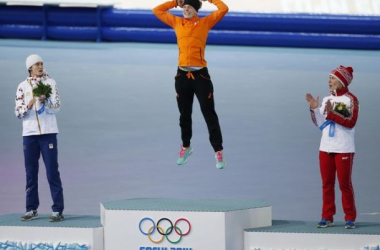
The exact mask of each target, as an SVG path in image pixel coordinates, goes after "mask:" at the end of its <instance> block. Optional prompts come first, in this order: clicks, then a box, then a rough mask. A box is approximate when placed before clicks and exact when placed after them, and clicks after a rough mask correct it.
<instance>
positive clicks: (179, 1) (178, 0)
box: [177, 0, 208, 8]
mask: <svg viewBox="0 0 380 250" xmlns="http://www.w3.org/2000/svg"><path fill="white" fill-rule="evenodd" d="M201 1H202V2H206V1H208V0H201ZM177 5H178V7H180V8H182V7H183V6H184V5H185V0H177Z"/></svg>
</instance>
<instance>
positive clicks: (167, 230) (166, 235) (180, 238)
mask: <svg viewBox="0 0 380 250" xmlns="http://www.w3.org/2000/svg"><path fill="white" fill-rule="evenodd" d="M174 228H175V229H178V231H179V232H180V233H181V234H182V231H181V229H179V228H178V227H177V226H174ZM170 230H173V227H168V229H166V233H165V237H166V239H167V240H168V241H169V242H170V243H172V244H178V243H179V242H180V241H181V240H182V235H180V236H179V240H177V241H171V240H169V236H168V232H169V231H170Z"/></svg>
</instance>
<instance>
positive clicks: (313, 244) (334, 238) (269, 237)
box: [244, 220, 380, 250]
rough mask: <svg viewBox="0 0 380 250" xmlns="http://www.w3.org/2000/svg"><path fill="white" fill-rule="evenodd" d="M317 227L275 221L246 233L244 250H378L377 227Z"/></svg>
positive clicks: (379, 226) (379, 234)
mask: <svg viewBox="0 0 380 250" xmlns="http://www.w3.org/2000/svg"><path fill="white" fill-rule="evenodd" d="M317 223H318V222H317V221H314V222H305V221H286V220H274V221H273V222H272V226H271V227H263V228H251V229H246V230H244V245H245V248H244V249H245V250H267V249H270V250H272V249H292V250H299V249H302V250H303V249H308V250H316V249H318V250H319V249H329V250H332V249H334V250H335V249H336V250H338V249H339V250H343V249H344V250H364V249H366V250H370V249H371V250H375V249H376V250H379V244H380V224H379V223H370V222H357V223H356V228H355V229H345V227H344V222H334V224H335V226H333V227H329V228H317V227H316V225H317Z"/></svg>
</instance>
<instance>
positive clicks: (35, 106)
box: [29, 82, 42, 135]
mask: <svg viewBox="0 0 380 250" xmlns="http://www.w3.org/2000/svg"><path fill="white" fill-rule="evenodd" d="M29 84H30V87H32V96H33V86H32V83H31V82H29ZM33 98H34V96H33ZM34 111H36V118H37V124H38V130H39V131H40V135H42V132H41V125H40V119H39V118H38V112H37V104H35V105H34Z"/></svg>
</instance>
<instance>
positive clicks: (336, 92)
mask: <svg viewBox="0 0 380 250" xmlns="http://www.w3.org/2000/svg"><path fill="white" fill-rule="evenodd" d="M347 92H349V90H348V87H343V88H340V89H337V90H334V91H331V94H332V95H333V96H342V95H344V94H346V93H347Z"/></svg>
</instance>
